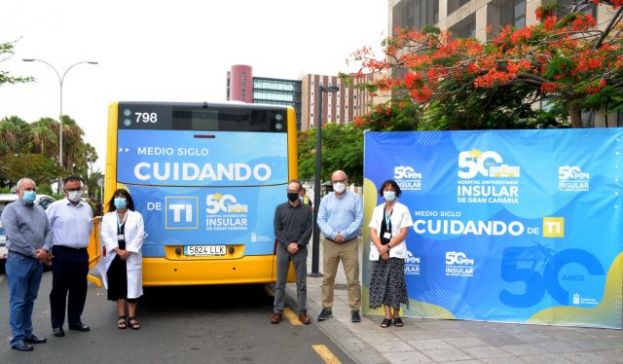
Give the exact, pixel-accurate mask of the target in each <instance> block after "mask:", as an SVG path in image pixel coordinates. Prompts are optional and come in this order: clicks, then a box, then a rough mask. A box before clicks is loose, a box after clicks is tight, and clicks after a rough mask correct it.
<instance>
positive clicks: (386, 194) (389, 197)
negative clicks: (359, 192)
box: [383, 191, 396, 201]
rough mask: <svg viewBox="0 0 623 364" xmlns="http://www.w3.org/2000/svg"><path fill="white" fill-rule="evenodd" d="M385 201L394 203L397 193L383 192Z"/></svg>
mask: <svg viewBox="0 0 623 364" xmlns="http://www.w3.org/2000/svg"><path fill="white" fill-rule="evenodd" d="M383 198H384V199H385V201H394V200H395V199H396V191H383Z"/></svg>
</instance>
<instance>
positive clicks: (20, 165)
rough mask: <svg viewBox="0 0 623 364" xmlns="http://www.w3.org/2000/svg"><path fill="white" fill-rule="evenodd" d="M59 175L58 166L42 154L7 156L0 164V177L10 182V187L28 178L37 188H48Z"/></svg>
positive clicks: (59, 169) (60, 172) (60, 171)
mask: <svg viewBox="0 0 623 364" xmlns="http://www.w3.org/2000/svg"><path fill="white" fill-rule="evenodd" d="M61 174H62V170H61V168H60V166H59V165H58V164H57V163H56V162H55V161H54V160H52V159H50V158H48V157H46V156H44V155H42V154H34V153H26V154H17V153H15V154H8V155H5V156H4V157H2V162H1V163H0V175H2V176H4V178H5V179H7V180H8V181H11V185H14V184H15V183H16V182H17V181H19V179H20V178H22V177H29V178H32V179H33V180H35V181H36V182H37V185H39V186H49V185H50V183H51V182H53V181H54V180H55V179H57V178H58V176H60V175H61ZM43 188H45V187H43Z"/></svg>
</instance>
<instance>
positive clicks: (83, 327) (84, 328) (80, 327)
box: [69, 322, 91, 332]
mask: <svg viewBox="0 0 623 364" xmlns="http://www.w3.org/2000/svg"><path fill="white" fill-rule="evenodd" d="M69 330H75V331H82V332H86V331H90V330H91V328H90V327H88V326H87V325H85V324H83V323H82V322H81V323H79V324H77V325H70V326H69Z"/></svg>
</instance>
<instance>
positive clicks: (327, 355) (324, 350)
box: [312, 344, 341, 364]
mask: <svg viewBox="0 0 623 364" xmlns="http://www.w3.org/2000/svg"><path fill="white" fill-rule="evenodd" d="M312 348H314V350H315V351H316V354H318V356H319V357H320V359H322V361H324V362H325V363H327V364H340V363H341V361H340V359H338V358H337V357H336V356H335V355H333V353H332V352H331V350H329V348H328V347H326V346H325V345H320V344H317V345H312Z"/></svg>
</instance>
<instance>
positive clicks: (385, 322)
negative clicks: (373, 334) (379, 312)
mask: <svg viewBox="0 0 623 364" xmlns="http://www.w3.org/2000/svg"><path fill="white" fill-rule="evenodd" d="M391 324H392V320H391V319H388V318H386V319H383V321H381V327H382V328H387V327H389V325H391Z"/></svg>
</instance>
